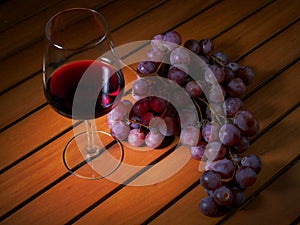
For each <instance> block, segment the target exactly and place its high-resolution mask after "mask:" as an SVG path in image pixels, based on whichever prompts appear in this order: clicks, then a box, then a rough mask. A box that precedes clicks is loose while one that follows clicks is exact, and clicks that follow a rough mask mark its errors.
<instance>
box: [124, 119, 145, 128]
mask: <svg viewBox="0 0 300 225" xmlns="http://www.w3.org/2000/svg"><path fill="white" fill-rule="evenodd" d="M127 122H129V123H134V124H137V125H139V126H140V127H145V128H146V129H149V126H146V125H145V124H142V123H139V122H137V121H135V120H130V119H128V120H127Z"/></svg>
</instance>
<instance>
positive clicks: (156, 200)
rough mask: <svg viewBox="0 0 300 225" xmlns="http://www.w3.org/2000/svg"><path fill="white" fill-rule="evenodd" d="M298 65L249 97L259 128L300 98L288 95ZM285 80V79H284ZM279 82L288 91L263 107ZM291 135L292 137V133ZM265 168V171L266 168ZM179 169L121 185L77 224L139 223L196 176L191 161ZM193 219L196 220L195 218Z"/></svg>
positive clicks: (262, 150)
mask: <svg viewBox="0 0 300 225" xmlns="http://www.w3.org/2000/svg"><path fill="white" fill-rule="evenodd" d="M299 68H300V63H299V64H298V65H297V66H295V67H293V68H291V69H290V70H289V71H287V72H286V73H285V74H283V75H282V76H280V77H279V78H278V79H276V80H274V81H273V82H272V83H270V84H269V85H267V86H266V87H265V88H264V89H263V90H261V92H260V93H258V94H257V95H258V96H259V97H257V96H252V97H251V98H253V99H256V101H255V103H254V104H252V105H249V107H250V109H251V111H253V113H254V115H256V116H257V118H258V120H259V122H260V125H261V127H262V128H264V127H266V126H267V125H268V124H270V123H271V122H272V121H273V120H275V119H276V118H277V117H279V116H280V115H281V114H283V113H284V112H285V111H286V109H288V108H289V107H291V106H293V105H294V104H295V103H297V102H298V100H299V99H300V96H299V94H294V96H292V95H293V94H292V93H293V92H294V93H295V89H296V88H297V84H295V85H292V84H291V83H292V82H291V81H293V82H294V81H295V80H296V79H297V75H296V73H295V72H296V71H297V70H299ZM287 77H288V79H287ZM286 80H288V81H287V82H286V83H284V81H286ZM298 80H299V79H298ZM296 83H297V82H296ZM282 86H284V87H288V89H289V88H290V89H291V91H288V90H285V92H281V96H280V97H278V98H277V105H276V109H274V108H273V107H267V108H265V107H263V106H265V105H266V104H265V103H268V99H269V98H270V94H272V93H276V92H278V91H279V90H282ZM270 90H272V91H270ZM276 97H277V96H276ZM291 99H293V100H291ZM282 102H285V104H287V105H285V104H282ZM269 112H272V116H268V117H267V118H266V120H268V123H266V122H265V120H264V117H265V115H266V114H267V115H269ZM293 138H294V139H295V137H293ZM262 146H264V145H259V146H255V147H251V151H252V152H255V153H257V154H259V155H262V154H265V151H266V150H265V146H264V147H262ZM294 146H298V145H294ZM297 154H298V149H297V148H294V149H293V150H292V149H291V150H290V152H289V154H287V156H286V157H287V158H286V159H287V160H284V161H283V163H287V162H288V161H289V160H290V159H293V158H294V157H295V156H296V155H297ZM188 168H189V169H188ZM276 168H278V167H276ZM266 170H267V171H268V169H266ZM183 171H184V172H183ZM183 171H180V172H179V173H178V174H176V175H174V177H172V178H171V179H170V180H172V181H170V180H167V181H165V182H162V183H159V184H156V185H153V186H149V187H146V188H145V187H143V188H140V189H138V188H135V187H130V186H127V187H125V188H124V189H122V190H121V191H119V192H118V193H116V194H115V195H113V196H111V197H110V198H109V199H108V200H107V201H105V202H103V203H102V204H100V205H99V206H97V207H96V208H95V209H94V210H93V211H91V212H90V213H88V214H87V215H86V216H84V217H82V218H81V219H80V220H79V221H78V224H89V223H91V222H92V221H93V220H96V221H101V222H102V223H104V222H105V221H110V222H111V223H113V224H123V223H127V224H141V223H142V222H143V221H144V220H145V219H146V218H147V217H150V216H151V215H152V214H153V213H155V212H156V210H157V207H158V206H160V207H162V206H164V205H165V204H166V203H168V202H169V201H171V200H172V199H173V198H175V197H176V196H177V195H178V194H179V193H181V192H182V191H183V190H185V189H186V188H187V187H188V186H189V185H190V184H192V183H193V182H195V181H197V179H199V176H200V175H199V171H198V170H197V166H195V164H194V162H193V163H190V164H187V165H186V166H185V167H184V168H183ZM193 171H195V172H193ZM181 172H182V173H181ZM149 173H151V171H149ZM269 173H270V172H269ZM182 174H185V175H182ZM268 178H269V177H268V176H265V175H264V174H263V173H262V175H260V176H259V179H258V180H259V181H258V182H257V183H256V186H254V187H253V188H251V189H249V190H252V191H253V190H254V189H255V188H257V187H258V185H259V184H260V182H262V181H266V180H267V179H268ZM179 184H180V185H179ZM145 189H146V190H145ZM173 189H174V190H173ZM163 190H164V191H163ZM166 190H168V191H167V193H168V194H166ZM148 196H151V204H149V202H148V201H146V200H144V199H148V198H147V197H148ZM128 199H130V201H128ZM198 200H199V199H198ZM119 202H122V208H118V207H115V206H116V205H117V204H118V203H119ZM133 202H135V203H136V204H132V203H133ZM137 203H139V204H137ZM196 207H197V205H196ZM128 209H130V210H128ZM100 212H102V213H100ZM112 215H115V217H113V218H112ZM175 215H180V213H179V212H178V213H176V214H175ZM119 218H124V220H122V221H120V220H119ZM196 221H198V222H199V220H196Z"/></svg>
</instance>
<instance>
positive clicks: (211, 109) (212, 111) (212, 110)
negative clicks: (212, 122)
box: [197, 97, 222, 126]
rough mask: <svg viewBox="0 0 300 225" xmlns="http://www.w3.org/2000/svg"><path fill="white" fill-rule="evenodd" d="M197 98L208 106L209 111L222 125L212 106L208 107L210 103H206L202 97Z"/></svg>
mask: <svg viewBox="0 0 300 225" xmlns="http://www.w3.org/2000/svg"><path fill="white" fill-rule="evenodd" d="M197 100H199V101H201V102H203V103H204V104H205V105H206V106H207V107H208V108H209V110H210V111H211V113H212V114H213V115H214V117H215V118H216V119H217V121H218V123H219V125H221V126H222V123H221V121H220V118H219V116H218V114H217V113H216V111H215V110H214V109H213V108H212V107H210V105H209V104H208V102H207V101H205V100H204V99H203V98H199V97H198V98H197Z"/></svg>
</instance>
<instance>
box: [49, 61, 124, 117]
mask: <svg viewBox="0 0 300 225" xmlns="http://www.w3.org/2000/svg"><path fill="white" fill-rule="evenodd" d="M123 88H124V79H123V75H122V72H121V71H115V70H114V68H113V67H112V66H111V65H109V64H106V63H103V62H100V61H94V60H81V61H76V62H71V63H68V64H65V65H63V66H61V67H59V68H58V69H56V70H55V71H54V72H53V73H52V74H51V76H50V77H49V79H48V80H47V86H46V88H45V96H46V98H47V100H48V102H49V103H50V105H51V106H52V107H53V108H54V109H55V110H56V111H57V112H58V113H60V114H62V115H64V116H66V117H69V118H74V119H93V118H97V117H100V116H103V115H105V114H106V113H108V112H109V111H110V110H111V109H112V108H113V107H114V106H115V105H116V103H117V102H118V100H119V98H120V97H121V92H122V91H123ZM91 107H92V108H91Z"/></svg>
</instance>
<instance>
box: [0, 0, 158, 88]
mask: <svg viewBox="0 0 300 225" xmlns="http://www.w3.org/2000/svg"><path fill="white" fill-rule="evenodd" d="M104 2H107V0H105V1H104V0H102V1H99V0H90V1H80V0H75V1H73V0H66V1H64V2H63V4H56V5H53V6H52V7H51V8H49V9H47V10H46V11H45V12H44V11H42V12H40V13H39V14H37V15H35V16H34V17H32V18H30V19H29V20H26V21H24V22H23V23H20V24H18V25H16V26H14V27H13V28H11V29H10V30H7V31H6V33H3V34H2V36H3V39H4V40H7V44H6V45H2V46H1V49H2V50H3V51H2V53H1V55H2V56H1V57H2V58H3V57H5V55H7V54H10V51H17V49H20V48H21V49H20V50H18V51H17V52H16V54H12V55H11V56H10V57H8V58H6V59H4V58H3V59H2V62H1V64H0V68H1V71H2V73H3V75H2V76H1V80H2V82H0V92H1V91H3V90H5V89H7V88H9V87H10V86H12V85H14V84H16V83H17V82H18V81H20V80H23V79H24V78H26V77H29V76H31V75H32V74H34V73H37V72H38V71H41V69H42V58H43V49H44V46H43V45H44V40H43V39H44V26H45V24H46V22H47V21H48V19H49V18H50V17H51V16H52V15H54V14H55V13H57V12H58V11H61V10H62V9H65V8H70V7H88V8H97V7H99V5H102V4H103V3H104ZM160 2H163V1H161V0H151V1H138V2H137V1H135V0H130V1H125V0H118V1H114V2H112V3H110V4H108V5H106V6H105V7H103V8H100V11H101V12H102V13H103V14H104V15H105V16H106V17H107V20H108V22H109V26H110V28H111V29H115V28H116V27H119V26H121V25H122V24H124V23H126V22H128V21H130V20H132V19H133V18H134V17H135V16H139V15H140V13H143V12H144V11H145V10H147V9H149V8H150V9H151V8H152V7H153V6H155V5H157V4H158V3H160ZM8 40H9V41H8ZM1 57H0V58H1ZM27 57H29V58H27ZM33 62H34V63H33ZM20 68H22V70H20ZM11 74H14V76H11Z"/></svg>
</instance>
